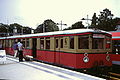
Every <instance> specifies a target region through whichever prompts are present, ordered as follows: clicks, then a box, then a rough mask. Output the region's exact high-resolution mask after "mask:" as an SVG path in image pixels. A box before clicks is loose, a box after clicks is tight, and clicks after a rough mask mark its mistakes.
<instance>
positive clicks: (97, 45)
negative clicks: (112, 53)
mask: <svg viewBox="0 0 120 80" xmlns="http://www.w3.org/2000/svg"><path fill="white" fill-rule="evenodd" d="M103 44H104V39H100V38H93V45H92V48H93V49H103Z"/></svg>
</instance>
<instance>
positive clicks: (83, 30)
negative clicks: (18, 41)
mask: <svg viewBox="0 0 120 80" xmlns="http://www.w3.org/2000/svg"><path fill="white" fill-rule="evenodd" d="M86 32H93V33H107V34H111V33H109V32H106V31H103V30H93V29H73V30H65V31H55V32H45V33H36V34H27V35H16V36H9V37H1V38H0V39H9V38H24V37H37V36H50V35H64V34H79V33H86Z"/></svg>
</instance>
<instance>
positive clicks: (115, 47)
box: [112, 40, 120, 54]
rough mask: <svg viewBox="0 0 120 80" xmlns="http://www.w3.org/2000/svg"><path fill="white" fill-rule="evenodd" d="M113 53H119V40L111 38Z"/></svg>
mask: <svg viewBox="0 0 120 80" xmlns="http://www.w3.org/2000/svg"><path fill="white" fill-rule="evenodd" d="M112 49H113V50H112V51H113V53H114V54H120V40H113V48H112Z"/></svg>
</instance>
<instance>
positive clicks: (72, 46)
mask: <svg viewBox="0 0 120 80" xmlns="http://www.w3.org/2000/svg"><path fill="white" fill-rule="evenodd" d="M70 49H74V36H70Z"/></svg>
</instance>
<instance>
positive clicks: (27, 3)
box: [0, 0, 120, 29]
mask: <svg viewBox="0 0 120 80" xmlns="http://www.w3.org/2000/svg"><path fill="white" fill-rule="evenodd" d="M119 5H120V0H0V23H3V24H12V23H18V24H20V25H23V26H29V27H32V28H34V29H35V28H36V27H37V26H38V25H39V24H42V23H43V22H44V20H47V19H51V20H53V21H54V22H55V23H60V22H61V21H62V22H63V23H64V24H67V26H63V28H66V27H70V26H71V25H72V24H74V23H76V22H78V21H81V19H82V18H87V15H88V18H90V19H91V18H92V16H93V14H94V13H96V14H97V15H99V14H100V11H103V9H105V8H108V9H109V10H110V11H111V12H112V14H114V17H120V6H119ZM89 23H90V21H89ZM83 24H84V25H86V21H83Z"/></svg>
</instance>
